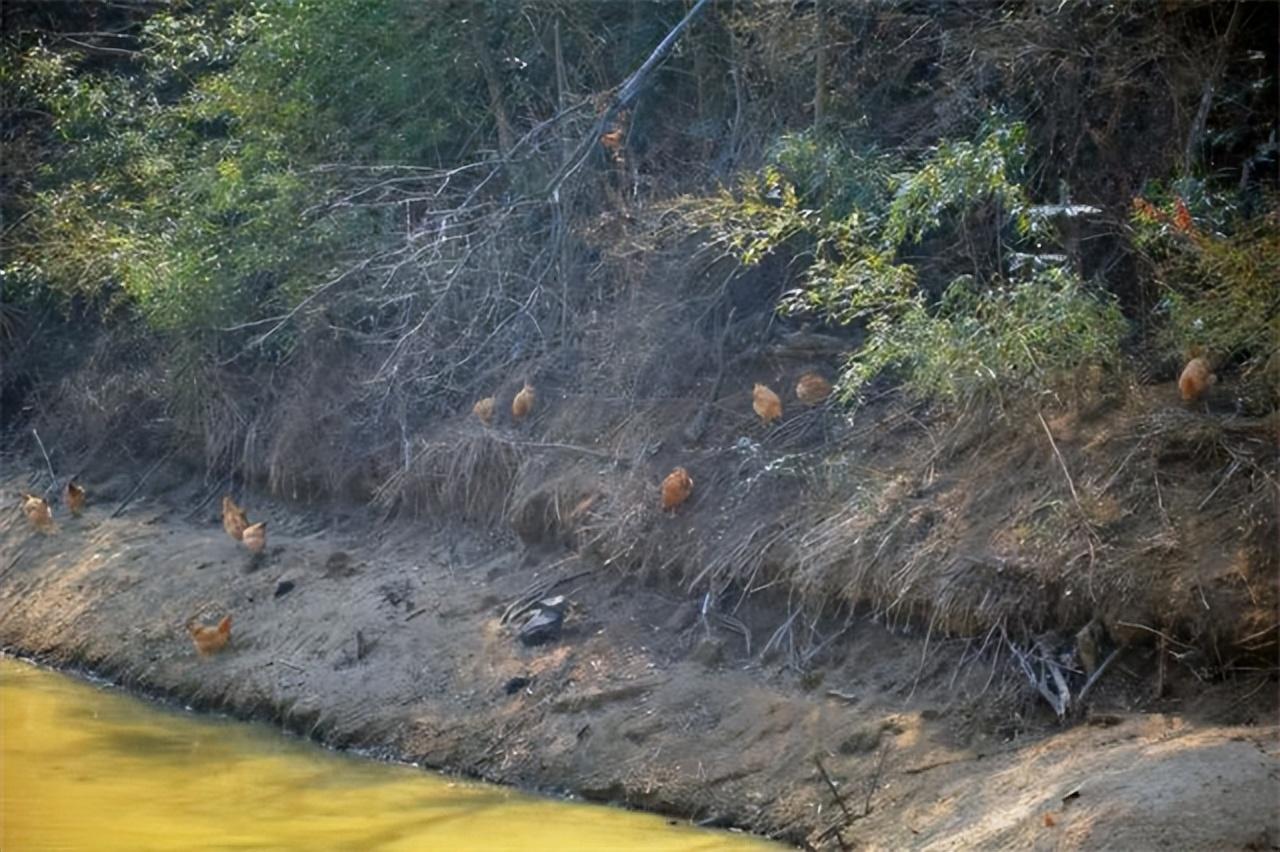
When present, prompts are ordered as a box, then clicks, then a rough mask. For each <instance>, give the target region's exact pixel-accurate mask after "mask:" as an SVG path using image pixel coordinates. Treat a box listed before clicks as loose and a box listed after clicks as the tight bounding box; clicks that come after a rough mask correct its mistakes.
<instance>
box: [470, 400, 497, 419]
mask: <svg viewBox="0 0 1280 852" xmlns="http://www.w3.org/2000/svg"><path fill="white" fill-rule="evenodd" d="M493 406H494V399H493V397H491V396H486V397H485V398H484V399H482V400H480V401H479V402H477V403H476V404H475V405H473V406H471V412H472V413H473V414H474V415H475V416H476V417H479V418H480V422H481V423H483V424H484V425H486V426H491V425H492V424H493Z"/></svg>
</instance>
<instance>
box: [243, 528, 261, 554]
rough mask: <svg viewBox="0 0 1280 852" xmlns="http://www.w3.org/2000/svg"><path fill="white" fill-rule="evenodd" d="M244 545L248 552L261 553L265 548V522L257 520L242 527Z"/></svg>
mask: <svg viewBox="0 0 1280 852" xmlns="http://www.w3.org/2000/svg"><path fill="white" fill-rule="evenodd" d="M242 540H243V541H244V546H245V547H247V548H249V552H250V553H261V552H262V551H264V550H266V548H267V522H266V521H259V522H258V523H256V524H250V525H249V526H247V527H245V528H244V537H243V539H242Z"/></svg>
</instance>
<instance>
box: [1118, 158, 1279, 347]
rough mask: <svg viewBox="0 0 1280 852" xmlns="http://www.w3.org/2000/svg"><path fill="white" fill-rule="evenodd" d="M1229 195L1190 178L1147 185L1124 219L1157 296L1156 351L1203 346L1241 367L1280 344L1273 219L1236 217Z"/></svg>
mask: <svg viewBox="0 0 1280 852" xmlns="http://www.w3.org/2000/svg"><path fill="white" fill-rule="evenodd" d="M1230 200H1231V199H1230V198H1229V197H1226V196H1216V195H1213V194H1210V193H1208V192H1206V191H1205V189H1204V187H1203V185H1202V184H1200V183H1198V182H1182V183H1180V184H1175V185H1173V186H1170V187H1163V186H1155V187H1152V188H1150V189H1149V190H1148V192H1147V193H1146V196H1145V197H1141V198H1137V199H1135V200H1134V204H1133V209H1132V213H1131V216H1130V223H1131V225H1132V227H1133V233H1134V244H1135V245H1136V246H1137V247H1138V249H1139V250H1140V251H1142V252H1143V254H1144V256H1145V257H1146V258H1147V260H1148V261H1149V262H1150V264H1151V266H1152V268H1153V270H1154V273H1155V279H1156V283H1157V284H1158V286H1159V287H1160V288H1161V291H1162V293H1163V298H1162V300H1161V302H1160V305H1159V306H1158V309H1157V310H1158V314H1159V316H1158V319H1160V320H1162V322H1161V323H1160V325H1159V327H1158V329H1157V335H1156V337H1157V340H1158V341H1159V343H1160V345H1161V347H1162V348H1163V349H1164V351H1165V352H1167V353H1168V354H1169V355H1171V356H1178V357H1186V355H1187V354H1189V353H1190V352H1192V351H1199V350H1204V351H1206V352H1208V353H1209V354H1210V355H1211V356H1212V357H1213V358H1214V359H1215V360H1217V361H1226V360H1236V361H1239V362H1241V363H1243V364H1244V365H1245V367H1246V370H1248V369H1251V368H1253V367H1256V366H1259V365H1262V364H1265V363H1267V362H1268V360H1270V359H1272V358H1274V357H1275V356H1276V352H1277V348H1278V347H1280V283H1278V282H1280V221H1278V220H1277V219H1276V217H1275V214H1274V213H1272V214H1270V215H1265V216H1255V217H1252V218H1243V217H1241V216H1240V215H1238V214H1237V213H1236V211H1235V210H1234V209H1233V207H1232V205H1231V204H1230ZM1275 201H1276V199H1272V204H1271V205H1270V206H1271V208H1272V209H1273V210H1274V209H1277V207H1276V203H1275Z"/></svg>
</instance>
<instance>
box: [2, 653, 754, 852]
mask: <svg viewBox="0 0 1280 852" xmlns="http://www.w3.org/2000/svg"><path fill="white" fill-rule="evenodd" d="M0 764H2V766H0V784H3V787H0V821H2V823H0V849H3V850H5V852H10V850H27V849H129V850H144V849H200V850H213V849H307V850H317V849H352V850H356V849H358V850H436V849H439V850H471V849H474V850H503V849H511V850H521V852H532V850H540V849H553V850H557V852H565V850H578V849H580V850H628V849H637V850H638V849H643V850H689V852H693V850H697V852H710V850H748V849H757V850H763V849H769V848H773V849H777V848H778V847H775V846H773V845H772V844H766V843H763V842H761V841H757V840H754V839H752V838H749V837H745V836H742V835H735V834H730V833H727V832H713V831H705V830H699V829H696V828H692V827H688V826H682V825H676V826H673V825H669V824H668V822H667V820H664V819H662V818H661V817H655V816H650V815H645V814H636V813H629V812H626V811H622V810H618V809H614V808H606V807H599V806H592V805H583V804H575V803H568V802H561V801H555V800H550V799H543V798H538V797H534V796H529V795H524V794H520V793H517V792H514V791H511V790H507V789H504V788H500V787H493V786H489V785H484V784H472V783H465V782H459V781H454V780H451V779H448V778H444V777H441V776H436V775H432V774H430V773H426V772H422V771H421V770H418V769H414V768H413V767H407V766H394V765H388V764H384V763H378V762H375V761H371V760H363V759H360V758H356V757H351V756H346V755H341V754H336V753H332V752H329V751H326V750H324V749H321V748H319V747H316V746H314V745H311V744H308V743H305V742H302V741H299V740H296V739H292V738H289V737H286V736H283V735H281V734H279V733H277V732H275V731H273V730H271V729H269V728H266V727H263V726H256V725H247V724H244V723H240V722H233V721H230V720H226V719H216V718H205V717H199V716H194V715H191V714H184V713H179V712H176V711H170V710H166V709H163V708H159V707H155V706H153V705H150V704H147V703H145V702H142V701H139V700H137V699H135V698H132V697H130V696H128V695H124V694H122V693H120V692H119V691H118V690H113V689H107V688H101V687H98V686H95V685H92V684H89V683H85V682H82V681H79V680H76V679H73V678H70V677H67V676H65V675H60V674H57V673H55V672H50V671H47V670H45V669H41V668H37V667H35V666H32V665H28V664H26V663H22V662H19V661H15V660H12V659H5V658H0Z"/></svg>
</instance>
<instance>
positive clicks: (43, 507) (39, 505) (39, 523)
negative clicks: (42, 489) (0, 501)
mask: <svg viewBox="0 0 1280 852" xmlns="http://www.w3.org/2000/svg"><path fill="white" fill-rule="evenodd" d="M22 512H23V514H25V515H26V516H27V520H28V521H30V522H31V526H33V527H35V528H36V529H38V530H40V532H49V531H51V530H52V529H53V511H52V510H51V509H50V508H49V501H48V500H46V499H44V498H43V497H37V496H36V495H34V494H28V493H27V492H25V491H24V492H22Z"/></svg>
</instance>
